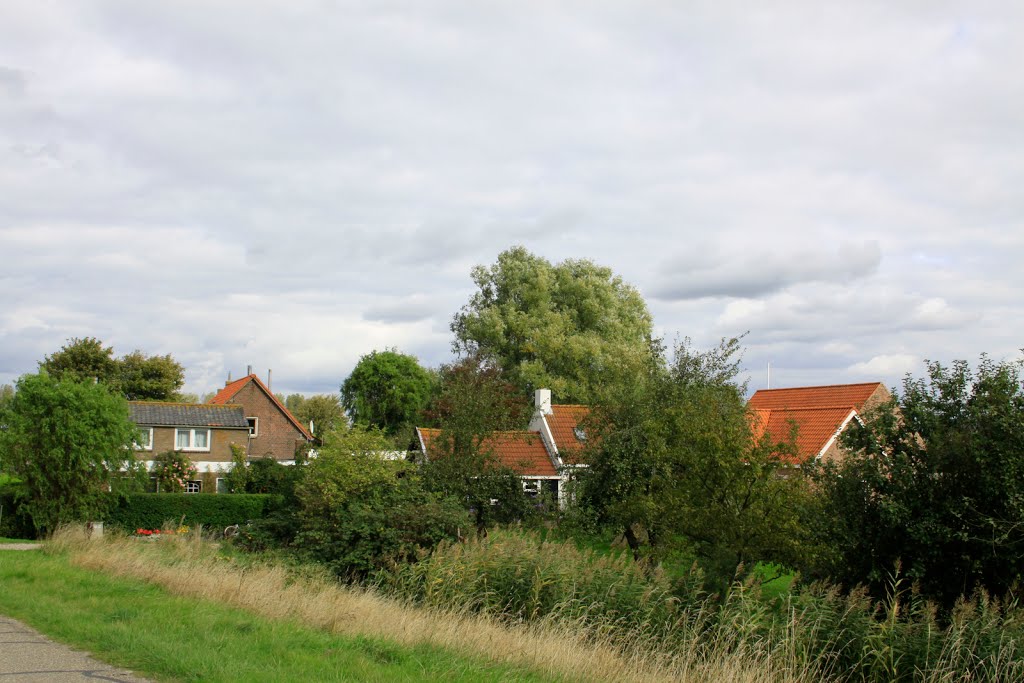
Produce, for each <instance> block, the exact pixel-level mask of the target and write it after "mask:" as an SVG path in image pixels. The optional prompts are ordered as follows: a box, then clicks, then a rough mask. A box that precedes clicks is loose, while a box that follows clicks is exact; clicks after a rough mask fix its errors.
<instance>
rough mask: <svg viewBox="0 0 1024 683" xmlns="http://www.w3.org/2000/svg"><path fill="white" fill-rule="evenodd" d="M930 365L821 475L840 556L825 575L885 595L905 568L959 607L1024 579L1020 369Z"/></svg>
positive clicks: (826, 514)
mask: <svg viewBox="0 0 1024 683" xmlns="http://www.w3.org/2000/svg"><path fill="white" fill-rule="evenodd" d="M926 367H927V373H928V376H927V377H926V378H923V379H915V378H913V377H911V376H910V375H908V376H907V377H906V378H905V379H904V381H903V392H902V396H898V397H894V398H893V399H892V400H891V401H890V402H889V403H888V404H886V405H884V406H881V407H879V408H878V409H877V410H875V411H873V412H871V413H869V414H868V416H867V418H866V420H865V424H864V425H863V426H855V427H854V428H853V429H851V430H849V431H848V433H847V435H846V436H845V440H846V447H847V448H848V449H849V450H850V451H851V453H850V454H849V455H848V456H847V457H846V458H845V459H844V460H843V461H841V462H839V463H833V464H829V465H826V466H824V467H823V468H822V469H821V470H820V471H819V472H818V473H817V477H816V478H817V481H818V485H819V487H820V489H821V492H822V499H823V501H824V511H823V515H822V516H821V519H822V520H823V527H824V528H823V534H822V535H823V538H824V541H825V542H826V544H827V547H829V548H831V550H832V554H831V556H830V557H831V562H829V563H827V564H826V565H825V566H823V567H819V568H818V571H819V572H820V573H828V574H830V575H831V576H832V577H834V578H835V579H837V580H840V581H843V582H846V583H847V584H850V585H852V584H856V583H866V584H867V585H868V586H869V587H870V588H871V590H872V591H873V592H874V593H875V594H876V595H878V596H884V595H885V590H886V584H887V583H888V582H889V580H890V577H891V575H892V574H893V572H894V571H895V568H896V566H897V562H899V563H900V565H901V570H900V571H901V572H902V575H903V576H905V577H906V578H908V579H910V580H912V581H914V582H915V583H916V584H917V585H918V587H919V589H920V590H921V592H922V593H923V594H924V595H925V596H927V597H930V598H933V599H936V600H938V601H939V602H940V603H942V604H944V605H946V606H951V605H952V604H953V602H954V601H955V600H956V598H957V597H959V596H960V595H962V594H969V593H971V592H973V591H974V590H975V589H976V588H979V587H983V588H985V589H987V590H989V591H990V592H993V593H996V594H1002V593H1004V592H1006V591H1007V590H1009V589H1010V588H1011V587H1012V586H1014V585H1015V584H1017V583H1018V582H1019V581H1020V580H1021V577H1022V576H1024V535H1022V534H1021V529H1022V528H1024V390H1022V388H1021V370H1022V368H1024V361H1014V362H995V361H993V360H992V359H990V358H988V357H986V356H982V357H981V361H980V363H979V364H978V366H977V369H976V370H972V369H971V367H970V366H969V365H968V363H967V362H966V361H963V360H959V361H955V362H954V363H953V364H952V365H951V366H948V367H947V366H943V365H942V364H940V363H935V362H927V363H926Z"/></svg>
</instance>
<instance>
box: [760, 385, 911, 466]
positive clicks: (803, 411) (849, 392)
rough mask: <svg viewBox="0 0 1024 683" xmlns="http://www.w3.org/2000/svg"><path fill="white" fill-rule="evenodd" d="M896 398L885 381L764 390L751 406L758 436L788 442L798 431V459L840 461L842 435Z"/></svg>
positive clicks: (800, 461) (797, 463) (802, 460)
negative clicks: (770, 436) (887, 387)
mask: <svg viewBox="0 0 1024 683" xmlns="http://www.w3.org/2000/svg"><path fill="white" fill-rule="evenodd" d="M890 398H892V395H891V394H890V393H889V390H888V389H886V388H885V385H884V384H882V383H881V382H865V383H862V384H832V385H828V386H817V387H796V388H791V389H761V390H759V391H756V392H754V395H753V396H751V397H750V401H749V402H748V403H747V405H748V406H749V407H750V409H751V410H752V413H753V415H752V419H753V420H754V429H755V434H756V435H757V436H761V435H763V434H765V433H767V434H771V435H772V437H773V438H775V439H780V440H781V439H787V438H788V437H789V434H790V433H791V431H792V430H793V428H794V427H795V428H796V447H797V459H796V461H795V462H793V463H792V464H793V465H799V464H800V463H803V462H807V461H808V460H826V461H828V460H836V459H840V458H842V457H843V455H844V451H843V449H842V446H841V444H840V443H839V436H840V434H842V432H843V430H845V429H846V428H847V426H848V425H849V424H850V423H851V422H852V421H854V420H860V419H861V416H862V415H863V414H864V413H865V411H869V410H871V409H872V408H875V407H877V406H879V405H881V404H882V403H885V402H886V401H888V400H889V399H890Z"/></svg>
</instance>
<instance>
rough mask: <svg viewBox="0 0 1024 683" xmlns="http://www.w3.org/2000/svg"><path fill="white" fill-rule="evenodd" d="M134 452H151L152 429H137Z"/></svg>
mask: <svg viewBox="0 0 1024 683" xmlns="http://www.w3.org/2000/svg"><path fill="white" fill-rule="evenodd" d="M135 450H137V451H151V450H153V428H152V427H142V428H140V429H139V436H138V438H137V439H135Z"/></svg>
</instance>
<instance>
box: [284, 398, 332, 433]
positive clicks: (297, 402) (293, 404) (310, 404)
mask: <svg viewBox="0 0 1024 683" xmlns="http://www.w3.org/2000/svg"><path fill="white" fill-rule="evenodd" d="M283 403H284V405H285V407H286V408H288V410H289V411H291V413H292V415H294V416H295V418H296V419H297V420H298V421H299V422H301V423H302V424H303V425H305V426H306V427H309V424H310V423H311V422H312V423H313V436H314V437H316V439H317V440H318V441H319V442H320V443H323V438H322V437H323V435H324V434H327V433H328V432H331V431H334V430H335V429H340V428H342V427H344V426H346V425H347V424H348V418H346V417H345V410H344V409H343V408H342V407H341V401H340V400H339V399H338V397H337V396H333V395H330V394H317V395H315V396H310V397H309V398H306V397H305V396H303V395H302V394H291V395H289V396H288V397H287V398H286V399H285V400H284V401H283Z"/></svg>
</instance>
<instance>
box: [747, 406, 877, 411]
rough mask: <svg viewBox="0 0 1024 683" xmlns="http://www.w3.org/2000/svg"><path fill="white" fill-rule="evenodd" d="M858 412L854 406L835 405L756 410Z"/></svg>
mask: <svg viewBox="0 0 1024 683" xmlns="http://www.w3.org/2000/svg"><path fill="white" fill-rule="evenodd" d="M844 409H845V410H857V406H854V405H834V406H781V407H778V408H754V410H767V411H769V412H772V411H776V410H777V411H779V412H785V411H787V410H844Z"/></svg>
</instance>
